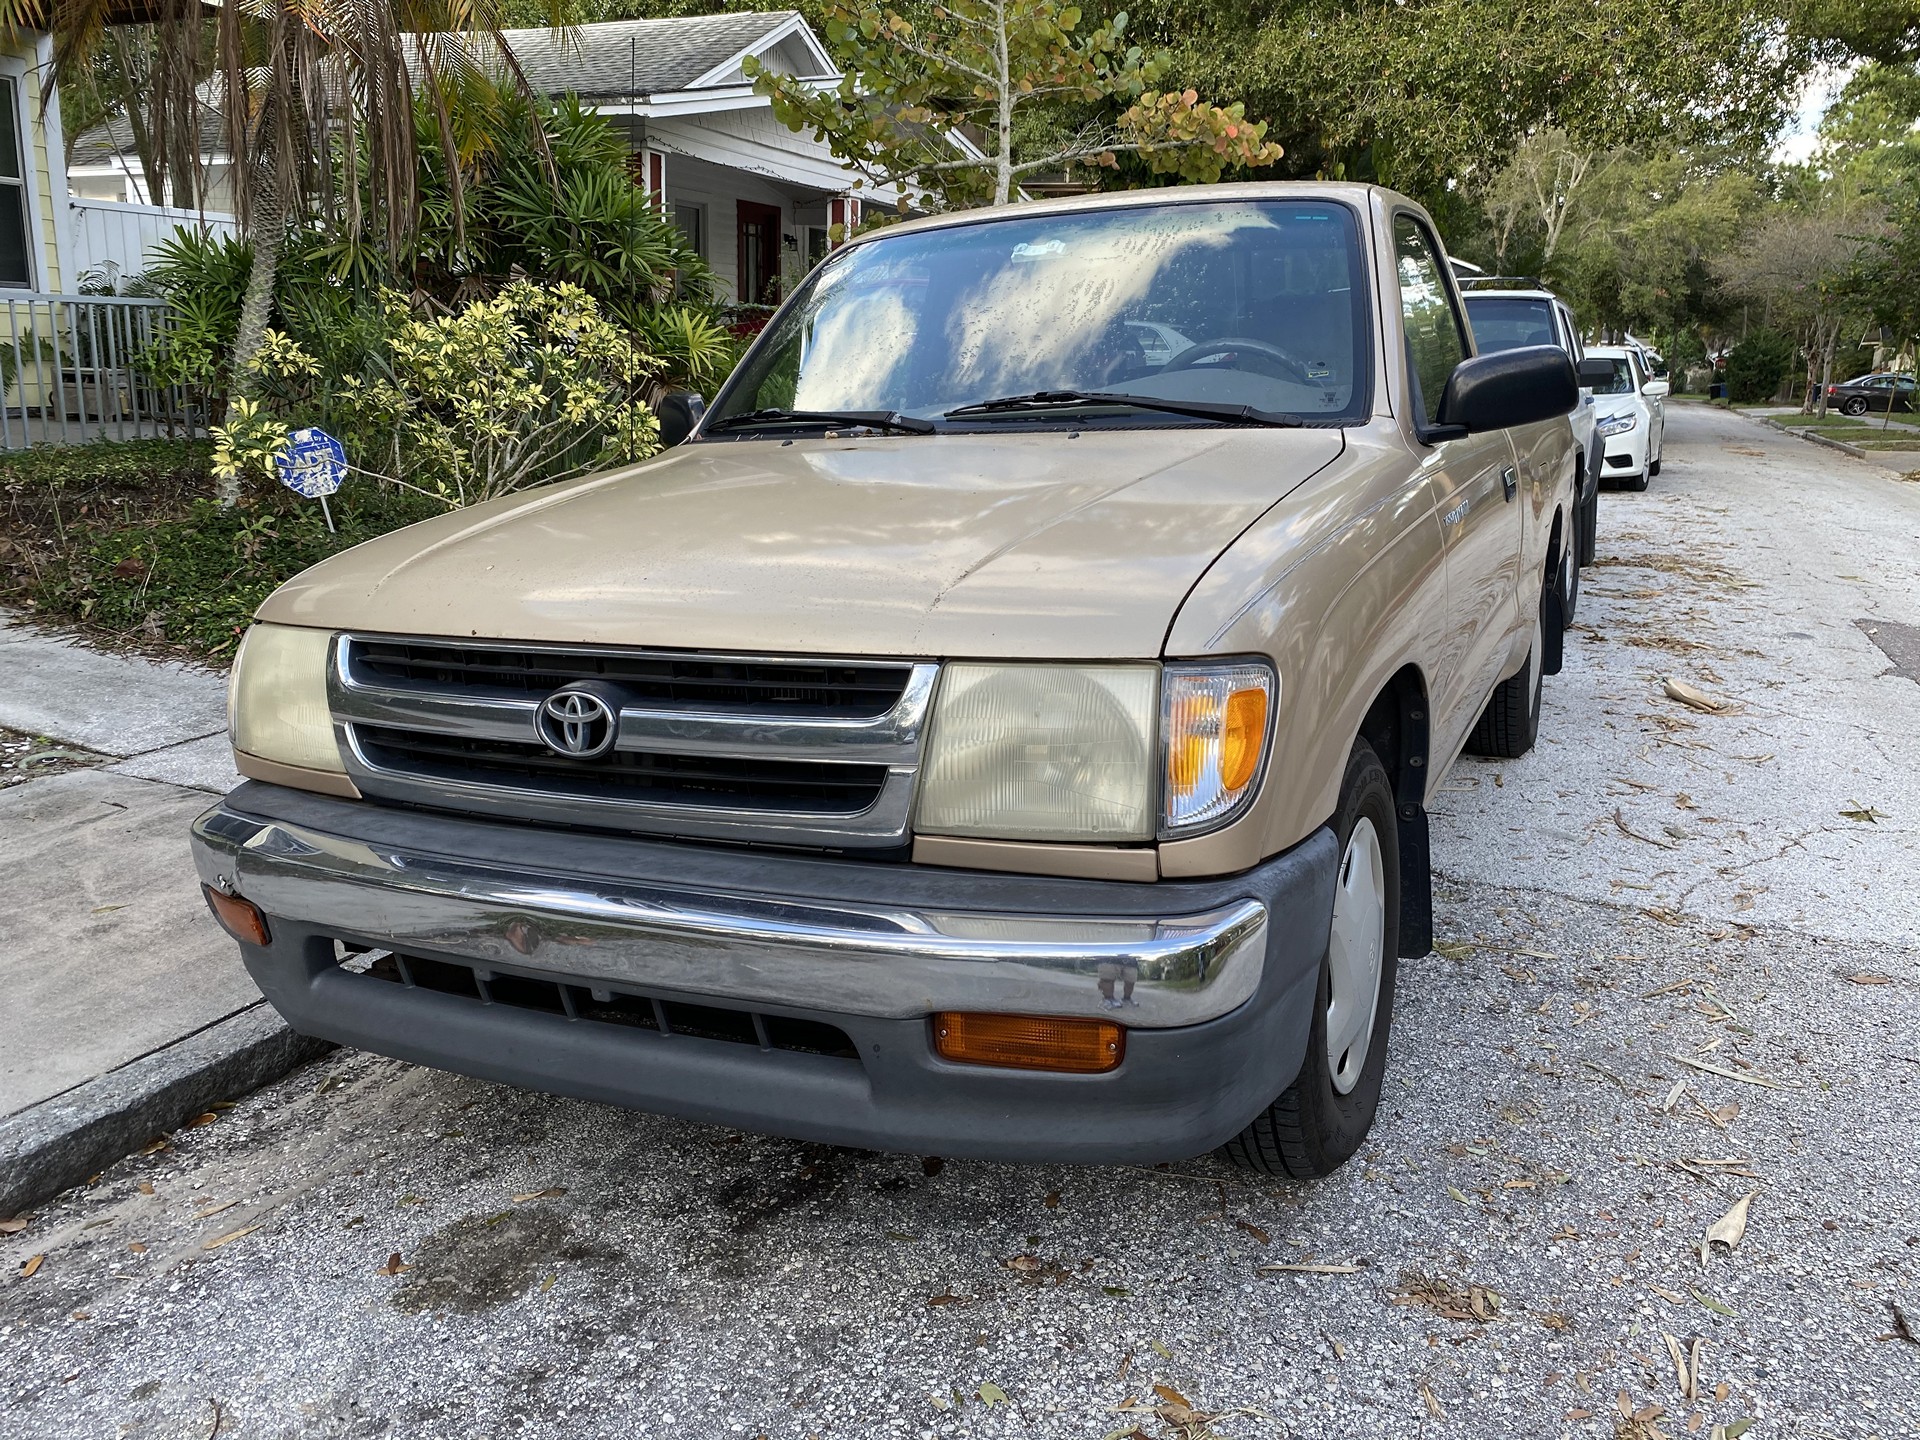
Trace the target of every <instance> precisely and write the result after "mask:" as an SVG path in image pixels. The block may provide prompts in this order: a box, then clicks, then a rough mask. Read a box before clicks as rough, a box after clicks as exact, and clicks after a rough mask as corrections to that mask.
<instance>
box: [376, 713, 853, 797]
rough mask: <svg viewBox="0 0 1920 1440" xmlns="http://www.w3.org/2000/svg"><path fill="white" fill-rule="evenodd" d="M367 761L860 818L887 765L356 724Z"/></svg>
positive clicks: (522, 784)
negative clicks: (589, 756) (568, 744)
mask: <svg viewBox="0 0 1920 1440" xmlns="http://www.w3.org/2000/svg"><path fill="white" fill-rule="evenodd" d="M354 736H355V738H356V739H357V740H358V741H359V742H360V748H361V750H362V751H363V752H364V753H365V755H366V757H367V759H368V760H369V761H370V762H371V763H372V764H374V765H376V766H378V767H379V768H381V769H383V770H393V771H398V772H402V773H405V774H408V775H414V776H419V777H421V778H425V779H436V780H449V781H455V782H460V783H466V784H494V785H512V786H515V787H518V788H521V789H530V790H541V791H544V792H547V793H550V794H553V795H558V796H579V797H589V796H610V797H616V796H617V797H620V798H624V799H629V800H645V801H649V802H652V803H655V804H665V805H693V806H706V807H713V806H716V805H720V806H725V807H727V808H731V809H754V810H768V811H800V812H806V813H815V814H836V815H855V814H858V813H859V812H861V811H862V810H865V809H867V808H868V807H869V806H870V805H872V804H873V802H874V801H875V800H876V799H877V798H878V797H879V794H880V789H881V787H882V786H883V785H884V784H885V783H886V778H887V767H886V766H884V765H848V764H828V763H819V762H813V761H792V760H758V759H734V758H729V757H725V756H716V755H657V754H652V753H649V752H645V751H635V750H616V751H613V752H612V753H610V754H609V755H607V756H606V757H604V758H602V759H600V760H592V761H580V760H569V759H566V758H565V757H564V756H559V755H555V754H554V753H553V752H552V751H550V750H548V749H547V748H546V747H545V746H544V745H538V744H532V743H524V744H523V743H518V742H514V741H508V740H492V739H480V738H473V737H467V736H455V735H434V734H430V733H426V732H423V731H417V730H395V729H390V728H388V727H385V726H379V725H356V726H355V727H354Z"/></svg>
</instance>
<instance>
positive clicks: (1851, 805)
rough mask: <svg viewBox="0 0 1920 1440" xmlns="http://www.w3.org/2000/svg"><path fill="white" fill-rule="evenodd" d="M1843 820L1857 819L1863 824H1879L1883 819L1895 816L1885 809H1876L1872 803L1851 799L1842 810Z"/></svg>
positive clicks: (1841, 816)
mask: <svg viewBox="0 0 1920 1440" xmlns="http://www.w3.org/2000/svg"><path fill="white" fill-rule="evenodd" d="M1840 818H1841V819H1842V820H1857V821H1859V822H1860V823H1861V824H1863V825H1878V824H1879V823H1880V822H1881V821H1882V820H1891V819H1892V818H1893V817H1892V816H1891V815H1889V814H1887V812H1886V811H1884V810H1876V809H1874V808H1873V806H1871V805H1862V804H1861V803H1860V802H1859V801H1858V800H1849V801H1848V802H1847V808H1846V809H1844V810H1842V811H1841V812H1840Z"/></svg>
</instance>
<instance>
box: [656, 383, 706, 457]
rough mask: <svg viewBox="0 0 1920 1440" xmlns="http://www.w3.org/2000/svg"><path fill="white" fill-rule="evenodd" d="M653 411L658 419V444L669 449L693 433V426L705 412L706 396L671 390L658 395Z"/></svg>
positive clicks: (687, 391) (689, 391) (688, 391)
mask: <svg viewBox="0 0 1920 1440" xmlns="http://www.w3.org/2000/svg"><path fill="white" fill-rule="evenodd" d="M653 413H654V415H655V417H656V418H657V419H658V420H659V421H660V444H661V446H662V448H664V449H668V450H671V449H672V448H673V447H674V446H675V445H678V444H679V443H680V442H681V441H682V440H685V439H686V438H687V436H689V435H691V434H692V433H693V427H694V426H696V425H698V424H699V423H700V417H701V416H702V415H704V414H706V413H707V401H706V397H705V396H704V395H696V394H694V393H693V391H691V390H671V391H668V392H667V393H666V394H665V395H662V396H661V397H660V403H659V404H657V405H655V406H654V407H653Z"/></svg>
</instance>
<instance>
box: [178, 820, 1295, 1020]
mask: <svg viewBox="0 0 1920 1440" xmlns="http://www.w3.org/2000/svg"><path fill="white" fill-rule="evenodd" d="M193 850H194V860H195V864H196V865H197V867H198V868H199V871H200V875H201V878H202V879H204V880H205V881H206V882H207V883H208V884H212V885H226V886H230V887H232V888H233V889H235V890H237V891H238V892H239V893H240V894H242V895H245V896H246V897H247V898H248V899H249V900H251V901H253V902H254V903H255V904H256V905H258V906H260V907H261V909H262V910H264V911H265V912H266V914H267V916H268V917H269V923H271V921H272V920H275V919H278V920H283V921H287V922H290V923H294V924H300V925H307V926H313V927H316V928H318V929H321V930H322V931H333V932H335V933H338V934H340V935H341V936H343V937H345V938H349V939H356V940H362V941H367V942H371V943H375V944H379V945H382V946H386V947H388V948H392V949H397V950H400V951H402V952H404V951H406V950H407V948H408V947H409V946H415V947H418V948H420V949H423V950H426V951H429V952H440V953H444V954H452V955H458V956H462V957H464V958H466V959H468V960H472V961H478V962H487V961H493V962H496V963H499V964H501V965H507V966H511V967H513V968H515V969H520V970H529V971H533V972H536V973H539V972H546V973H549V974H553V975H556V976H568V977H574V978H577V979H580V980H586V981H592V980H599V981H603V982H607V983H610V984H615V985H621V986H628V987H632V988H634V989H636V990H638V991H640V992H642V993H647V992H648V991H650V990H668V991H674V992H678V993H682V994H690V995H704V996H713V997H717V998H723V999H728V1000H733V1001H737V1002H740V1003H743V1004H748V1005H754V1004H760V1005H771V1006H784V1007H791V1008H795V1009H805V1010H814V1011H827V1012H832V1013H838V1014H848V1015H868V1016H878V1017H883V1018H891V1019H905V1018H911V1017H914V1016H920V1015H926V1014H929V1013H931V1012H933V1011H936V1010H981V1011H993V1012H1002V1013H1012V1014H1040V1015H1077V1016H1086V1017H1100V1018H1108V1019H1114V1020H1118V1021H1120V1022H1121V1023H1122V1024H1125V1025H1127V1026H1129V1027H1140V1028H1148V1029H1159V1028H1166V1027H1170V1026H1179V1025H1193V1024H1198V1023H1200V1022H1202V1021H1205V1020H1211V1019H1215V1018H1217V1017H1219V1016H1221V1015H1224V1014H1226V1013H1227V1012H1228V1011H1229V1010H1232V1009H1234V1008H1235V1007H1237V1006H1238V1005H1240V1004H1242V1003H1243V1002H1245V1001H1246V1000H1247V999H1249V998H1250V997H1251V996H1252V995H1253V993H1254V991H1255V989H1256V988H1257V987H1258V985H1259V982H1260V974H1261V971H1262V968H1263V967H1264V964H1265V956H1266V938H1267V924H1268V915H1267V909H1266V907H1265V905H1263V904H1262V903H1260V902H1259V901H1257V900H1253V899H1245V900H1239V901H1235V902H1233V903H1231V904H1227V905H1223V906H1221V907H1219V908H1217V909H1214V910H1210V911H1206V912H1204V913H1200V914H1193V915H1178V916H1164V917H1158V918H1155V917H1141V918H1138V919H1132V918H1125V917H1120V918H1116V917H1111V916H1055V915H1031V914H996V913H991V912H978V911H970V912H958V911H951V910H928V909H923V908H917V907H908V906H897V905H881V904H867V903H864V902H855V901H840V900H812V899H787V898H782V897H779V896H774V895H757V894H746V893H733V892H721V891H707V890H693V889H682V888H679V887H675V886H670V885H648V884H634V883H626V882H620V881H614V880H603V879H598V878H594V877H589V876H582V875H571V874H560V873H550V872H541V871H538V870H532V869H528V870H516V871H506V870H503V869H499V868H497V867H493V866H487V865H479V864H474V863H471V862H468V861H463V860H458V859H453V858H449V857H446V856H439V855H431V854H425V853H420V852H414V851H401V850H393V849H381V848H376V847H374V846H371V845H368V844H366V843H365V842H362V841H359V840H355V839H352V838H350V837H346V836H338V835H331V834H326V833H323V832H320V831H315V830H310V829H307V828H305V827H303V826H298V825H293V824H290V823H288V822H284V821H264V820H258V819H255V818H253V817H251V816H247V815H242V814H239V813H237V812H235V811H232V810H229V809H228V808H227V807H226V806H224V805H219V806H215V807H214V808H213V809H212V810H209V811H207V812H206V813H205V814H204V815H202V816H201V817H200V818H199V819H198V820H196V821H195V822H194V826H193ZM1103 980H1104V981H1105V982H1106V989H1107V993H1103V991H1102V982H1103ZM1129 981H1131V990H1132V1003H1131V1004H1128V1003H1125V994H1126V991H1127V990H1128V988H1129V983H1128V982H1129ZM1109 994H1111V995H1113V997H1114V998H1115V1000H1117V1001H1119V1003H1118V1004H1117V1005H1116V1004H1109V1000H1108V995H1109Z"/></svg>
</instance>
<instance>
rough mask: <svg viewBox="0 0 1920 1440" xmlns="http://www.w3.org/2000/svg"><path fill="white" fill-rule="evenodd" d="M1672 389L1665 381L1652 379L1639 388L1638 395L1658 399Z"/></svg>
mask: <svg viewBox="0 0 1920 1440" xmlns="http://www.w3.org/2000/svg"><path fill="white" fill-rule="evenodd" d="M1672 389H1673V387H1672V386H1671V385H1669V384H1668V383H1667V382H1666V381H1664V380H1660V379H1653V380H1649V381H1647V383H1646V384H1644V385H1642V386H1641V387H1640V393H1641V394H1642V395H1652V396H1653V397H1655V398H1656V399H1658V398H1659V397H1660V396H1662V395H1665V394H1666V393H1667V392H1668V391H1670V390H1672Z"/></svg>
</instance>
